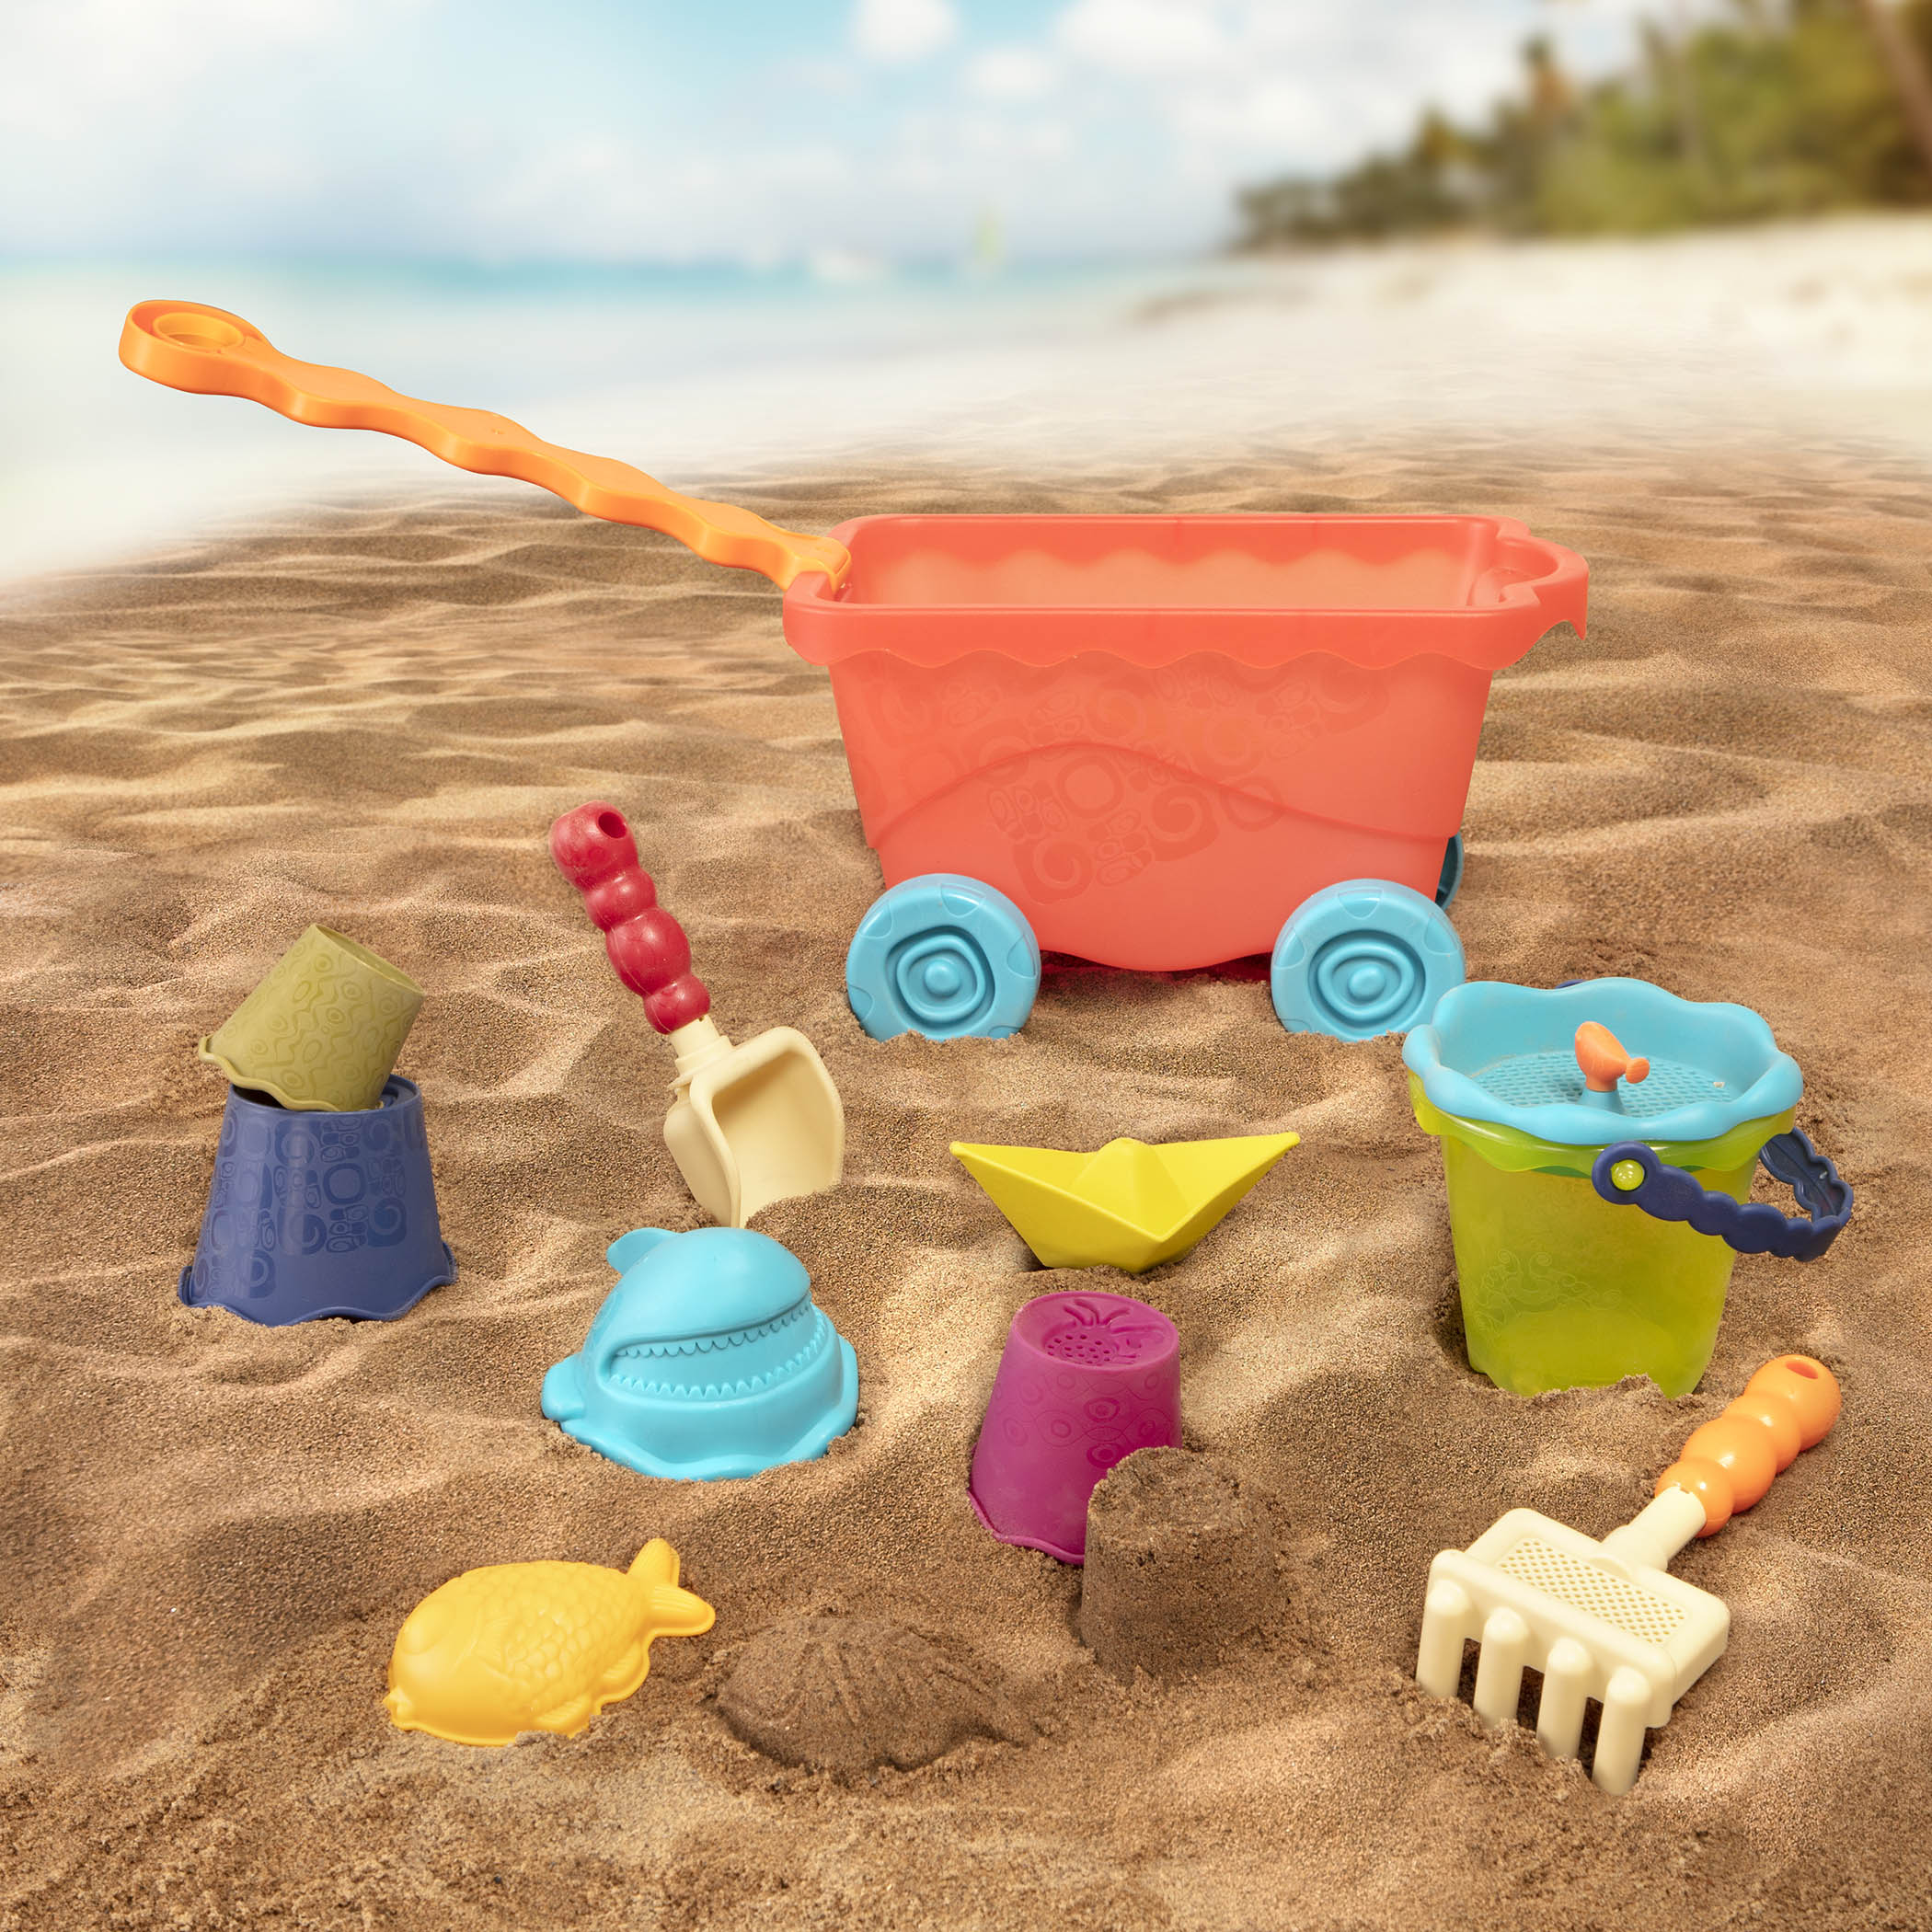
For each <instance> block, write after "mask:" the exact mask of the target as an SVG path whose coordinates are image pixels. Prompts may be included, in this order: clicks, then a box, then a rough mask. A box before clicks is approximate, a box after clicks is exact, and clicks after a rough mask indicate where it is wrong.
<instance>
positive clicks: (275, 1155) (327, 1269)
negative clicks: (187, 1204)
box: [180, 1077, 456, 1327]
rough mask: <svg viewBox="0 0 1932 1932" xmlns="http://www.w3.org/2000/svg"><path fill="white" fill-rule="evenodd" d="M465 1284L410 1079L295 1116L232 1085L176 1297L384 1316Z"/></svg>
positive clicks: (247, 1310)
mask: <svg viewBox="0 0 1932 1932" xmlns="http://www.w3.org/2000/svg"><path fill="white" fill-rule="evenodd" d="M455 1278H456V1270H455V1262H454V1259H453V1258H452V1256H451V1254H450V1250H449V1248H448V1247H447V1246H446V1245H445V1243H444V1242H443V1231H442V1227H441V1225H440V1223H439V1220H438V1217H437V1213H436V1191H435V1184H434V1181H433V1179H432V1178H431V1171H430V1144H429V1138H428V1135H427V1133H425V1132H424V1128H423V1117H422V1097H421V1095H420V1093H419V1092H418V1091H417V1089H416V1087H415V1085H414V1084H413V1083H412V1082H410V1081H408V1080H404V1079H401V1078H397V1077H392V1078H391V1079H390V1080H388V1081H387V1082H386V1083H385V1087H384V1091H383V1095H382V1105H380V1106H379V1107H375V1108H371V1109H368V1110H364V1111H361V1112H357V1113H340V1114H317V1113H293V1112H289V1111H286V1110H283V1109H282V1108H280V1107H277V1106H276V1105H275V1104H274V1103H273V1102H272V1101H269V1100H264V1099H262V1098H259V1096H256V1095H252V1094H249V1093H247V1092H244V1091H241V1090H238V1089H233V1088H231V1089H230V1091H229V1095H228V1105H227V1110H226V1111H225V1112H224V1114H223V1115H222V1132H221V1138H220V1140H219V1141H218V1142H217V1143H216V1146H215V1156H214V1179H213V1183H212V1185H211V1186H210V1188H209V1190H208V1206H207V1209H206V1212H205V1213H203V1214H202V1217H201V1240H200V1242H199V1244H198V1245H197V1247H196V1248H195V1257H194V1260H193V1262H192V1263H191V1264H190V1266H189V1267H188V1268H187V1269H186V1270H184V1271H183V1272H182V1275H181V1282H180V1295H181V1299H182V1300H183V1301H184V1302H186V1303H187V1304H188V1305H190V1307H202V1306H209V1305H215V1306H221V1307H225V1308H228V1309H231V1310H232V1311H233V1312H234V1313H236V1315H242V1316H246V1317H247V1318H248V1319H249V1320H250V1321H257V1322H263V1323H266V1324H268V1325H270V1327H279V1326H281V1325H282V1324H284V1323H288V1322H295V1321H313V1320H316V1319H317V1318H319V1317H323V1316H328V1315H352V1316H360V1317H364V1318H365V1319H370V1320H389V1319H392V1318H394V1317H396V1316H398V1315H401V1314H403V1313H404V1312H405V1311H406V1310H408V1308H410V1307H411V1306H413V1305H415V1304H416V1303H417V1302H418V1301H419V1300H420V1299H421V1297H422V1296H423V1295H424V1294H427V1293H428V1292H429V1290H430V1289H431V1288H434V1287H439V1286H442V1285H443V1284H444V1283H447V1282H453V1281H454V1280H455Z"/></svg>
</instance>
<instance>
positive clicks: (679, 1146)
mask: <svg viewBox="0 0 1932 1932" xmlns="http://www.w3.org/2000/svg"><path fill="white" fill-rule="evenodd" d="M550 856H551V857H552V858H554V859H555V860H556V861H557V868H558V871H560V872H561V873H562V874H563V876H564V877H565V878H566V879H568V880H569V881H570V883H571V884H572V885H573V886H575V887H576V888H577V890H578V891H580V892H581V893H582V894H583V903H584V907H585V910H586V911H588V912H589V914H590V915H591V917H592V920H593V921H594V922H595V923H596V925H597V926H598V928H599V929H600V930H601V931H602V932H603V934H604V947H605V949H606V950H607V951H608V952H609V954H610V958H611V964H612V965H613V966H615V968H616V970H617V977H618V978H619V979H620V980H622V981H623V982H624V983H625V984H626V985H627V986H628V987H629V988H630V990H631V991H632V992H633V993H636V994H640V995H642V996H643V1000H644V1012H645V1017H646V1018H648V1019H649V1020H650V1023H651V1025H652V1026H653V1027H654V1028H655V1029H657V1030H658V1031H659V1032H660V1033H662V1034H664V1035H665V1036H666V1037H667V1038H668V1039H669V1040H670V1042H671V1046H672V1051H673V1052H675V1053H676V1055H677V1077H676V1078H675V1080H673V1083H672V1089H671V1091H672V1096H673V1098H672V1103H671V1111H670V1112H669V1113H668V1114H667V1115H666V1116H665V1119H664V1142H665V1144H666V1145H667V1146H668V1147H669V1148H670V1149H671V1153H672V1157H673V1159H674V1160H675V1161H676V1162H677V1164H678V1170H679V1171H680V1172H681V1173H682V1174H683V1175H684V1185H685V1186H686V1187H688V1188H689V1189H690V1190H691V1192H692V1194H693V1195H694V1196H695V1197H696V1201H697V1203H698V1205H699V1206H700V1207H701V1208H703V1209H704V1211H705V1212H706V1213H707V1214H709V1215H710V1216H711V1218H712V1219H713V1220H714V1221H717V1222H719V1223H721V1224H722V1225H724V1226H726V1227H743V1226H744V1225H746V1224H747V1223H748V1222H749V1221H750V1220H751V1218H752V1216H753V1214H755V1213H757V1212H758V1210H759V1209H760V1208H763V1207H768V1206H770V1204H771V1203H772V1202H775V1201H786V1200H789V1199H790V1198H791V1197H792V1196H793V1195H797V1194H816V1193H818V1192H819V1191H820V1190H822V1189H824V1188H833V1187H836V1186H837V1185H838V1181H839V1176H840V1174H841V1172H842V1171H843V1169H844V1167H845V1109H844V1107H843V1106H842V1105H841V1104H840V1101H839V1097H838V1089H837V1088H836V1087H834V1086H833V1084H832V1076H831V1075H830V1074H828V1073H827V1072H826V1071H825V1066H824V1063H823V1062H822V1060H821V1059H820V1058H819V1056H818V1052H817V1050H816V1049H815V1048H814V1047H813V1046H812V1044H811V1041H809V1040H807V1039H806V1037H805V1036H804V1034H802V1033H800V1032H798V1031H797V1030H796V1029H793V1028H791V1027H772V1028H770V1029H767V1030H766V1031H765V1032H763V1033H760V1034H759V1035H758V1036H757V1038H756V1039H754V1040H748V1041H745V1043H744V1044H743V1045H742V1046H733V1045H732V1044H731V1042H730V1040H728V1039H727V1038H726V1037H725V1036H724V1034H722V1033H720V1032H719V1030H718V1028H717V1025H716V1024H715V1023H714V1022H713V1020H712V1019H711V1018H710V1012H711V995H709V994H708V993H707V992H706V991H705V988H704V986H703V985H702V984H701V983H699V981H698V980H697V979H696V977H695V976H694V975H693V973H692V972H691V948H690V945H689V942H688V941H687V940H686V939H685V937H684V928H683V927H682V926H679V925H678V923H677V921H676V920H675V919H673V917H672V916H671V914H669V913H667V912H666V911H665V910H664V909H663V908H662V907H661V905H659V903H658V901H657V891H656V889H655V888H654V887H653V886H652V884H651V882H650V875H649V874H648V873H646V872H645V871H644V869H643V868H642V867H641V866H640V865H639V864H638V847H637V842H636V841H635V840H634V839H633V838H632V837H631V834H630V827H629V826H628V825H627V824H626V823H625V822H624V816H623V814H622V813H621V812H619V811H615V810H613V808H612V807H610V806H608V805H600V804H591V805H580V806H579V807H578V808H577V810H576V811H567V812H566V813H565V814H564V815H563V817H562V818H560V819H558V821H557V822H556V823H555V824H554V825H552V826H551V828H550Z"/></svg>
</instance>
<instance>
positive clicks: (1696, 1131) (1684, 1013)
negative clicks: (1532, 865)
mask: <svg viewBox="0 0 1932 1932" xmlns="http://www.w3.org/2000/svg"><path fill="white" fill-rule="evenodd" d="M1590 1020H1593V1021H1595V1022H1596V1023H1597V1025H1599V1026H1602V1027H1606V1028H1608V1029H1609V1030H1610V1031H1611V1032H1612V1033H1613V1034H1615V1035H1616V1039H1617V1041H1619V1042H1620V1043H1621V1044H1622V1046H1623V1047H1624V1048H1625V1049H1626V1050H1627V1052H1628V1053H1629V1054H1630V1055H1631V1056H1632V1057H1633V1058H1637V1057H1641V1058H1643V1059H1646V1060H1648V1061H1649V1063H1650V1071H1649V1073H1648V1075H1646V1076H1645V1077H1644V1078H1643V1079H1642V1080H1630V1079H1620V1080H1618V1081H1617V1082H1616V1090H1615V1091H1614V1092H1607V1093H1595V1094H1593V1093H1589V1092H1588V1091H1587V1090H1586V1087H1585V1084H1584V1077H1583V1071H1582V1068H1581V1066H1580V1065H1579V1064H1578V1063H1577V1047H1576V1035H1577V1029H1578V1028H1579V1027H1581V1026H1582V1025H1583V1024H1584V1022H1585V1021H1590ZM1402 1062H1403V1064H1404V1065H1405V1066H1407V1067H1408V1068H1409V1071H1410V1072H1411V1073H1412V1074H1414V1075H1416V1077H1417V1078H1418V1079H1419V1080H1420V1082H1421V1083H1422V1091H1423V1092H1424V1093H1425V1094H1426V1095H1427V1096H1428V1098H1429V1099H1430V1101H1431V1102H1432V1104H1433V1105H1434V1106H1435V1107H1437V1108H1438V1109H1440V1110H1442V1111H1443V1113H1445V1114H1454V1115H1456V1116H1459V1117H1460V1118H1461V1119H1463V1120H1466V1121H1490V1122H1492V1123H1494V1124H1495V1125H1497V1126H1501V1127H1512V1128H1515V1129H1516V1130H1518V1131H1519V1132H1520V1133H1528V1134H1534V1135H1535V1136H1537V1137H1538V1138H1540V1139H1543V1140H1546V1141H1554V1142H1557V1143H1558V1144H1561V1145H1564V1146H1571V1147H1593V1146H1607V1145H1609V1144H1611V1143H1612V1142H1614V1141H1623V1140H1632V1139H1635V1140H1644V1141H1653V1142H1658V1141H1711V1140H1716V1139H1717V1138H1718V1137H1719V1135H1720V1134H1723V1133H1727V1132H1728V1131H1729V1130H1730V1129H1731V1128H1733V1127H1736V1126H1740V1125H1742V1123H1743V1122H1744V1121H1755V1120H1763V1119H1765V1118H1766V1117H1767V1116H1769V1115H1772V1114H1779V1113H1783V1112H1784V1111H1785V1110H1787V1109H1788V1108H1792V1107H1795V1106H1797V1104H1798V1101H1799V1098H1800V1095H1801V1094H1802V1093H1803V1091H1804V1077H1803V1075H1801V1074H1800V1072H1799V1070H1798V1063H1797V1062H1796V1061H1795V1060H1793V1059H1792V1058H1791V1056H1790V1055H1789V1054H1788V1053H1786V1052H1780V1051H1779V1049H1778V1045H1777V1041H1775V1040H1774V1039H1773V1038H1772V1037H1771V1029H1770V1028H1769V1027H1768V1026H1766V1025H1765V1021H1764V1020H1763V1019H1762V1018H1760V1017H1759V1016H1758V1015H1757V1014H1755V1013H1754V1012H1753V1011H1752V1010H1751V1008H1750V1007H1749V1006H1730V1005H1726V1004H1722V1003H1719V1002H1715V1001H1710V1002H1705V1001H1697V1000H1687V999H1679V998H1678V997H1677V995H1675V994H1674V993H1666V992H1665V991H1664V990H1663V988H1662V986H1653V985H1651V984H1650V983H1649V982H1648V981H1647V980H1621V979H1616V980H1583V981H1580V982H1579V983H1577V984H1575V985H1572V986H1558V987H1556V988H1553V989H1550V988H1544V987H1540V986H1512V985H1509V984H1506V983H1503V982H1501V981H1500V980H1472V981H1470V982H1469V983H1467V984H1466V985H1462V986H1457V987H1455V988H1454V989H1453V990H1452V991H1451V992H1449V993H1446V994H1444V995H1443V997H1442V999H1441V1000H1440V1001H1439V1002H1438V1003H1437V1005H1436V1009H1435V1013H1434V1016H1433V1018H1432V1019H1431V1021H1430V1023H1429V1024H1428V1025H1427V1026H1422V1027H1417V1028H1416V1029H1414V1030H1413V1031H1412V1032H1411V1033H1410V1034H1409V1036H1408V1038H1407V1039H1406V1040H1405V1041H1403V1043H1402Z"/></svg>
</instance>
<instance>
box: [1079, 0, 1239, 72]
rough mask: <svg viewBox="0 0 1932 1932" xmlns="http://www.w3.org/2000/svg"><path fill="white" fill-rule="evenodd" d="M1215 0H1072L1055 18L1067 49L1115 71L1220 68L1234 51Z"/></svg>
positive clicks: (1220, 10)
mask: <svg viewBox="0 0 1932 1932" xmlns="http://www.w3.org/2000/svg"><path fill="white" fill-rule="evenodd" d="M1224 11H1225V9H1224V8H1222V7H1221V6H1217V5H1215V4H1214V0H1075V4H1074V5H1073V6H1070V7H1068V8H1067V10H1066V11H1065V12H1064V14H1062V15H1061V17H1060V18H1059V19H1058V20H1057V21H1056V22H1055V23H1054V33H1055V35H1056V37H1057V38H1058V39H1059V40H1060V42H1061V44H1062V45H1063V46H1064V47H1065V48H1066V49H1067V51H1068V52H1070V53H1075V54H1079V55H1081V56H1083V57H1084V58H1086V59H1087V60H1090V61H1092V62H1093V63H1094V64H1095V65H1097V66H1100V67H1106V68H1110V69H1111V70H1112V71H1113V72H1115V73H1117V74H1142V75H1165V74H1172V73H1174V72H1176V71H1177V70H1182V71H1197V72H1198V71H1200V70H1202V69H1204V68H1221V67H1225V66H1226V65H1227V64H1228V62H1229V60H1230V58H1231V56H1233V55H1234V54H1235V52H1236V47H1235V44H1234V43H1233V42H1232V41H1231V40H1230V39H1229V37H1228V35H1227V33H1226V31H1225V29H1224V26H1223V21H1222V16H1223V13H1224Z"/></svg>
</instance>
